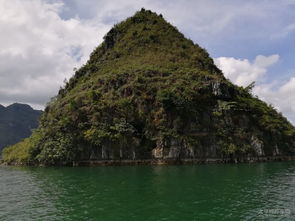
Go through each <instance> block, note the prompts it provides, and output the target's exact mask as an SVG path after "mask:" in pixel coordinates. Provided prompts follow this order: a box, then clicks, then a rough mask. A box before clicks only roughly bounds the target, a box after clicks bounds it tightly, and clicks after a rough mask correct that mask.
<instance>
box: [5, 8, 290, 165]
mask: <svg viewBox="0 0 295 221" xmlns="http://www.w3.org/2000/svg"><path fill="white" fill-rule="evenodd" d="M252 87H253V85H250V86H249V87H247V88H241V87H237V86H235V85H233V84H231V83H230V82H229V81H228V80H226V79H225V78H224V76H223V74H222V73H221V71H220V70H219V69H218V68H217V67H216V66H215V65H214V63H213V60H212V59H211V58H210V57H209V55H208V53H207V52H206V50H204V49H202V48H200V47H199V46H198V45H195V44H194V43H193V42H192V41H191V40H189V39H186V38H184V36H183V35H182V34H181V33H180V32H178V31H177V29H176V28H175V27H173V26H172V25H170V24H168V23H167V22H166V21H165V20H164V19H163V18H162V16H158V15H157V14H155V13H152V12H150V11H146V10H142V11H140V12H137V13H136V14H135V15H134V16H133V17H131V18H128V19H127V20H126V21H124V22H122V23H120V24H118V25H115V27H113V28H112V29H111V30H110V32H109V33H108V34H107V35H106V36H105V41H104V42H103V43H102V44H101V45H100V46H99V47H98V48H96V49H95V50H94V52H93V53H92V54H91V56H90V59H89V61H88V62H87V64H85V65H84V66H83V67H82V68H80V69H79V70H77V71H76V73H75V75H74V76H73V77H72V78H71V79H70V80H69V82H66V85H65V86H64V87H63V88H61V89H60V91H59V93H58V95H57V96H56V97H55V98H54V99H52V101H51V102H50V103H49V104H48V105H47V107H46V110H45V113H44V114H43V116H42V119H41V125H40V127H39V129H38V133H39V135H38V136H39V137H40V139H39V142H31V139H28V140H25V141H24V142H22V143H20V144H17V145H16V146H13V147H10V148H8V149H7V150H5V153H6V156H9V157H6V158H5V159H6V160H7V161H13V160H19V157H18V155H17V154H14V153H15V152H16V151H14V150H16V149H22V148H24V151H25V150H26V149H27V150H28V151H27V153H29V154H28V155H26V157H27V158H26V159H27V160H29V161H33V162H36V163H44V164H56V163H59V162H68V161H73V160H81V159H86V160H87V159H90V158H92V157H93V158H99V157H98V156H97V155H98V152H99V151H101V155H102V157H103V158H104V159H109V158H112V159H115V158H117V157H118V156H119V157H120V158H121V157H125V158H132V157H133V158H134V157H135V155H136V157H138V158H151V157H152V156H151V152H152V149H153V148H155V147H159V146H161V145H162V146H164V147H169V146H173V145H174V146H175V145H178V146H181V147H183V149H186V150H187V151H186V152H185V153H184V157H186V156H188V153H187V152H188V151H189V150H191V149H193V151H194V152H195V153H198V154H199V155H198V157H206V156H207V157H208V156H211V157H223V156H229V155H234V154H254V152H255V150H254V148H253V142H254V141H255V140H256V139H258V140H260V141H262V142H263V143H264V146H265V147H267V148H268V149H267V148H266V149H265V152H266V154H272V152H273V150H274V148H275V147H279V148H280V151H281V152H282V153H283V152H284V153H290V152H291V151H292V150H293V149H292V148H293V147H294V143H293V142H294V136H295V131H294V127H293V126H292V125H291V124H290V123H289V122H288V121H287V120H286V119H285V118H284V117H283V116H282V115H281V114H278V113H277V112H276V111H275V110H274V108H272V107H271V106H269V105H267V104H265V103H264V102H262V101H260V100H259V99H257V98H255V97H253V96H252V95H251V94H250V92H251V88H252ZM33 136H34V135H33ZM253 140H254V141H253ZM22 146H24V147H22ZM26 146H27V147H26ZM209 147H214V148H209ZM124 151H125V152H124ZM124 154H125V155H124ZM190 156H191V155H190Z"/></svg>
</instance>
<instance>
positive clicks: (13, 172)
mask: <svg viewBox="0 0 295 221" xmlns="http://www.w3.org/2000/svg"><path fill="white" fill-rule="evenodd" d="M0 220H106V221H108V220H112V221H116V220H124V221H128V220H136V221H140V220H151V221H154V220H169V221H170V220H177V221H179V220H198V221H199V220H206V221H208V220H234V221H237V220H295V162H283V163H257V164H238V165H195V166H130V167H129V166H121V167H119V166H117V167H93V168H89V167H88V168H87V167H85V168H17V167H0Z"/></svg>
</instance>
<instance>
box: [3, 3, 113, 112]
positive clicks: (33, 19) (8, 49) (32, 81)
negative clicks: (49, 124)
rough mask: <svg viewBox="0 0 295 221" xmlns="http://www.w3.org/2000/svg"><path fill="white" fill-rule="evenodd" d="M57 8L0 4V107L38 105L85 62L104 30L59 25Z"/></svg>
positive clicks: (67, 23)
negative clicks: (14, 104) (3, 105)
mask: <svg viewBox="0 0 295 221" xmlns="http://www.w3.org/2000/svg"><path fill="white" fill-rule="evenodd" d="M62 8H63V4H61V3H54V4H49V3H46V2H43V1H40V0H25V1H24V0H9V1H7V0H0V30H1V35H0V102H1V103H6V104H9V103H12V102H25V103H30V104H32V105H33V106H37V107H40V106H42V105H44V104H45V103H46V102H47V101H48V100H49V98H50V97H52V96H54V95H55V94H56V93H57V91H58V88H59V86H60V85H62V82H63V79H64V78H69V77H70V76H71V75H72V72H73V71H72V70H73V68H74V67H78V66H80V65H81V64H82V63H85V61H86V60H87V59H88V56H89V54H90V52H91V51H92V50H93V48H94V47H95V46H97V45H98V44H99V42H101V40H102V36H103V34H104V33H105V32H106V31H107V30H108V28H109V27H108V26H107V25H103V24H95V25H93V24H92V23H90V22H86V21H84V22H83V21H81V20H79V19H69V20H63V19H61V18H60V16H59V14H58V13H59V12H60V11H61V10H62Z"/></svg>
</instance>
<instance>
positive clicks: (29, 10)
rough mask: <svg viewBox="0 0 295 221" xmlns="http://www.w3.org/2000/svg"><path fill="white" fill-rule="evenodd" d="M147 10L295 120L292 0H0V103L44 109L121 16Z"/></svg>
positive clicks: (294, 5)
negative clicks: (161, 15)
mask: <svg viewBox="0 0 295 221" xmlns="http://www.w3.org/2000/svg"><path fill="white" fill-rule="evenodd" d="M142 7H145V8H146V9H151V10H152V11H155V12H158V13H162V14H163V15H164V17H165V18H166V19H167V20H168V21H169V22H170V23H172V24H173V25H175V26H177V27H178V29H179V30H180V31H181V32H183V33H184V34H185V35H186V36H187V37H189V38H191V39H192V40H193V41H194V42H196V43H198V44H199V45H201V46H202V47H204V48H206V49H207V50H208V52H209V53H210V55H211V56H212V57H213V58H214V60H215V63H216V65H217V66H218V67H219V68H220V69H222V70H223V72H224V74H225V76H226V77H227V78H229V79H230V80H231V81H232V82H234V83H236V84H238V85H242V86H247V85H248V84H250V83H251V82H252V81H255V82H256V86H255V88H254V93H255V94H257V95H258V96H259V97H260V98H261V99H263V100H265V101H267V102H268V103H271V104H273V106H275V107H276V108H277V109H278V110H279V111H281V112H283V113H284V114H285V115H286V116H287V117H288V118H289V119H290V120H291V121H292V122H295V44H294V43H295V42H294V39H295V0H259V1H257V0H247V1H245V0H124V1H122V0H112V1H111V0H0V30H1V34H0V104H3V105H8V104H11V103H13V102H21V103H29V104H31V105H32V106H34V107H35V108H39V109H40V108H43V107H44V105H45V104H46V103H47V102H48V101H49V99H50V97H52V96H54V95H55V94H56V93H57V90H58V88H59V87H60V86H62V85H63V81H64V79H69V78H70V77H71V76H72V74H73V68H78V67H80V66H81V65H82V64H83V63H85V62H86V61H87V59H88V56H89V54H90V52H91V51H92V50H93V49H94V48H95V47H96V46H97V45H99V44H100V43H101V42H102V37H103V36H104V35H105V34H106V32H107V31H108V30H109V29H110V28H111V27H112V26H113V25H114V24H115V23H118V22H119V21H121V20H123V19H125V18H127V17H129V16H131V15H133V14H134V13H135V11H137V10H139V9H140V8H142Z"/></svg>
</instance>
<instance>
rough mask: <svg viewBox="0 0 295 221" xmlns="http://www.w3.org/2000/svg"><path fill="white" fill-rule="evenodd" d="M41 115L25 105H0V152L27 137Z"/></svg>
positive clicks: (35, 126) (36, 125)
mask: <svg viewBox="0 0 295 221" xmlns="http://www.w3.org/2000/svg"><path fill="white" fill-rule="evenodd" d="M41 113H42V111H39V110H34V109H33V108H32V107H31V106H29V105H27V104H20V103H14V104H11V105H9V106H7V107H5V106H3V105H0V131H1V132H0V150H2V149H3V148H4V147H5V146H8V145H12V144H15V143H17V142H19V141H21V140H22V139H24V138H26V137H29V136H30V135H31V133H32V130H33V129H36V128H37V127H38V118H39V116H40V115H41Z"/></svg>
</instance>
